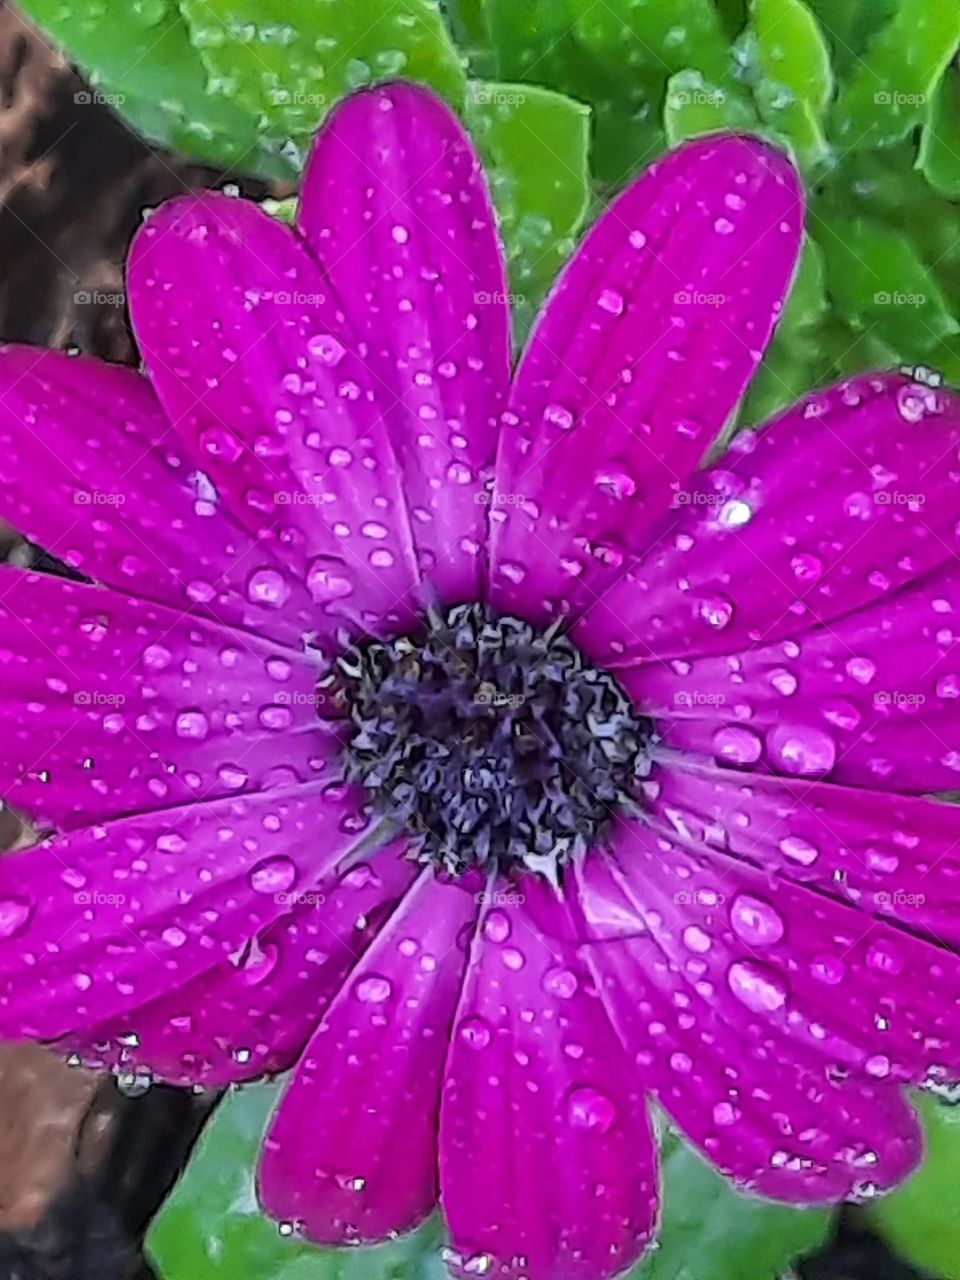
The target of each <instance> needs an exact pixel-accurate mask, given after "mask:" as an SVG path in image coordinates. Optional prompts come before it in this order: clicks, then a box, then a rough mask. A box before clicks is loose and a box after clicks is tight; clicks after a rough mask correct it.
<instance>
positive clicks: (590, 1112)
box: [567, 1088, 617, 1133]
mask: <svg viewBox="0 0 960 1280" xmlns="http://www.w3.org/2000/svg"><path fill="white" fill-rule="evenodd" d="M616 1118H617V1112H616V1108H615V1107H614V1105H613V1103H612V1102H611V1101H610V1099H609V1098H608V1097H607V1096H606V1095H605V1094H602V1093H600V1092H599V1091H598V1090H596V1089H590V1088H580V1089H574V1090H573V1092H572V1093H571V1094H570V1097H569V1098H568V1099H567V1120H568V1121H569V1123H570V1125H571V1126H572V1127H573V1128H574V1129H590V1130H594V1131H596V1132H597V1133H606V1132H607V1130H608V1129H609V1128H610V1126H611V1125H612V1124H613V1122H614V1120H615V1119H616Z"/></svg>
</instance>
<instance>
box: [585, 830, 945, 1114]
mask: <svg viewBox="0 0 960 1280" xmlns="http://www.w3.org/2000/svg"><path fill="white" fill-rule="evenodd" d="M616 850H617V857H616V859H615V860H614V859H612V858H610V857H607V858H604V857H594V858H592V859H591V860H590V861H589V862H588V863H587V864H586V867H585V868H584V872H583V876H582V878H581V879H580V883H579V898H580V903H581V908H582V911H583V915H584V920H585V922H586V933H587V935H588V936H591V937H593V938H594V939H596V940H597V941H598V942H603V943H604V945H606V940H609V941H610V943H611V945H617V936H618V934H619V937H620V940H621V941H622V940H623V937H624V934H623V930H622V927H618V929H617V930H616V931H615V932H610V931H609V921H610V919H611V918H612V917H611V906H610V903H611V900H612V901H613V902H614V903H615V904H617V907H618V908H619V911H620V913H621V915H620V920H621V921H622V920H623V919H624V918H625V916H626V912H627V908H632V910H633V913H634V921H635V927H634V929H633V935H634V937H635V938H636V939H637V940H638V941H639V942H640V943H641V944H642V945H641V947H640V952H638V953H637V954H638V955H640V954H642V955H643V956H644V957H645V959H644V960H643V972H644V974H645V976H646V979H647V982H648V984H652V985H654V986H656V985H657V983H659V982H660V981H661V979H663V980H664V981H668V982H670V983H672V982H673V978H674V975H677V976H682V977H683V979H684V981H685V984H686V988H685V989H686V992H687V995H688V997H689V1006H688V1007H689V1012H690V1013H691V1015H692V1018H691V1021H690V1032H691V1040H690V1046H689V1047H688V1051H689V1052H690V1053H691V1054H692V1052H693V1047H695V1045H696V1043H697V1033H696V1027H697V1025H698V1021H697V1015H698V1014H699V1013H700V1012H701V1011H702V1010H703V1009H704V1008H705V1007H706V1006H709V1007H711V1008H712V1009H714V1010H715V1012H716V1013H717V1014H718V1015H719V1016H720V1017H721V1018H723V1019H724V1020H725V1021H726V1022H727V1023H728V1024H729V1025H731V1026H734V1027H736V1028H737V1031H738V1035H739V1036H740V1037H741V1039H742V1040H744V1041H746V1042H753V1041H758V1040H766V1039H767V1038H769V1037H772V1040H773V1041H778V1042H779V1046H778V1048H777V1052H778V1053H779V1054H780V1055H781V1057H782V1058H784V1059H790V1060H792V1061H794V1062H795V1063H796V1064H797V1065H798V1066H805V1065H811V1066H813V1065H816V1064H817V1063H820V1064H821V1066H826V1067H827V1068H828V1070H829V1071H830V1072H831V1073H833V1074H835V1075H838V1076H841V1077H842V1076H843V1075H845V1074H846V1073H847V1072H852V1073H855V1074H856V1075H858V1076H860V1077H862V1078H864V1079H866V1080H868V1081H869V1080H874V1081H876V1080H887V1079H888V1078H889V1079H890V1080H891V1081H893V1080H897V1081H912V1082H918V1081H923V1080H925V1079H927V1078H928V1077H929V1078H940V1079H945V1078H953V1077H954V1076H955V1075H956V1072H957V1068H958V1065H960V956H957V954H956V953H955V952H953V951H950V950H947V949H946V948H945V947H943V946H941V945H938V944H936V943H934V942H929V941H927V940H925V939H923V938H921V937H916V936H914V935H913V934H911V933H908V932H906V931H905V930H904V929H903V928H901V927H900V926H898V925H897V924H895V923H894V922H892V921H889V920H883V921H881V920H877V919H873V918H871V917H870V916H869V915H866V914H865V913H864V912H862V911H861V910H859V909H858V908H857V907H854V906H852V905H851V904H850V903H848V902H843V901H840V900H838V899H837V898H834V897H828V896H827V895H826V894H825V893H824V892H822V891H816V892H815V891H814V890H813V889H812V888H810V887H807V886H806V885H801V884H797V883H793V882H791V881H788V880H786V879H783V878H777V877H772V876H771V875H770V874H769V873H768V872H766V871H761V870H758V869H757V868H756V867H753V866H751V865H750V864H749V863H747V862H744V861H738V860H736V859H735V858H732V857H730V856H729V855H727V854H724V853H720V852H718V851H716V850H712V849H706V848H703V847H702V846H701V847H700V849H699V850H695V849H688V848H687V847H685V846H683V845H680V844H675V843H671V841H669V840H668V839H666V838H665V837H664V838H661V837H657V836H656V835H655V834H654V833H652V832H650V831H648V830H647V829H646V828H645V827H641V826H639V825H637V824H625V825H624V827H623V828H622V830H621V831H620V833H619V836H618V839H617V841H616ZM841 995H842V998H841ZM840 1136H842V1135H840Z"/></svg>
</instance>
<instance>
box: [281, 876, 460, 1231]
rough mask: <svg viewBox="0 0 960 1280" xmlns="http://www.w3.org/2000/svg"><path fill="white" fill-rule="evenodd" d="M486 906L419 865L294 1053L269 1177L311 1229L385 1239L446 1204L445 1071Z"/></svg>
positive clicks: (285, 1212) (292, 1215)
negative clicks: (442, 1161) (297, 1055)
mask: <svg viewBox="0 0 960 1280" xmlns="http://www.w3.org/2000/svg"><path fill="white" fill-rule="evenodd" d="M476 909H477V908H476V904H475V902H474V899H473V897H472V895H471V894H469V893H466V892H464V891H463V890H462V889H460V888H457V887H444V886H441V885H439V884H438V883H437V882H436V880H435V878H434V874H433V871H432V870H425V871H423V872H422V873H421V875H420V878H419V879H418V881H417V883H416V884H415V885H414V887H413V888H412V889H411V890H410V892H409V893H408V894H407V896H406V897H405V898H404V899H403V901H402V902H401V904H400V906H399V907H398V908H397V910H396V912H395V913H394V915H393V916H391V918H390V920H389V921H388V923H387V924H386V925H385V926H384V927H383V930H382V931H381V933H380V935H379V937H378V938H377V939H376V941H375V942H374V943H373V944H372V945H371V947H370V948H369V950H368V951H367V952H366V953H365V954H364V956H363V958H362V959H361V960H360V962H359V963H358V964H357V966H356V967H355V969H354V970H353V971H352V973H351V974H350V977H349V980H348V982H347V983H346V985H344V987H343V988H342V990H341V991H340V994H339V995H338V996H337V998H336V999H335V1000H334V1001H333V1003H332V1004H331V1005H330V1007H329V1009H328V1010H327V1011H326V1013H325V1014H324V1015H323V1021H322V1023H321V1024H320V1027H319V1029H318V1030H317V1033H316V1035H315V1036H314V1037H313V1039H312V1040H311V1041H310V1043H309V1044H308V1046H307V1048H306V1050H305V1052H304V1056H303V1059H302V1060H301V1062H300V1063H299V1065H298V1066H297V1069H296V1071H295V1073H294V1077H293V1080H292V1081H291V1083H290V1085H289V1086H288V1088H287V1091H286V1093H285V1094H284V1096H283V1098H282V1099H281V1101H280V1105H279V1108H278V1110H277V1113H276V1116H275V1117H274V1120H273V1124H272V1126H271V1128H270V1131H269V1133H268V1135H267V1140H266V1143H265V1145H264V1149H263V1155H262V1159H261V1166H260V1189H261V1198H262V1200H263V1203H264V1206H265V1208H266V1209H267V1212H268V1213H270V1214H272V1215H273V1216H274V1217H277V1218H286V1219H291V1220H295V1221H298V1222H300V1223H301V1224H302V1228H303V1230H304V1232H305V1233H306V1235H308V1236H309V1237H310V1239H312V1240H316V1241H318V1242H321V1243H327V1244H344V1243H357V1242H359V1241H374V1240H381V1239H383V1238H384V1237H386V1236H387V1235H389V1234H390V1233H391V1232H397V1231H408V1230H410V1229H411V1228H412V1227H414V1226H416V1224H417V1223H418V1222H420V1221H421V1220H422V1219H423V1218H424V1217H426V1215H427V1214H428V1213H429V1212H430V1211H431V1209H432V1208H433V1207H434V1205H435V1204H436V1198H437V1114H438V1111H439V1103H440V1082H441V1076H442V1074H443V1066H444V1061H445V1057H446V1046H447V1044H448V1041H449V1037H450V1028H451V1024H452V1022H453V1016H454V1011H455V1009H456V1006H457V999H458V997H459V994H460V987H461V983H462V978H463V968H464V965H465V963H466V950H467V944H468V942H469V936H470V932H471V929H472V925H473V921H474V917H475V915H476Z"/></svg>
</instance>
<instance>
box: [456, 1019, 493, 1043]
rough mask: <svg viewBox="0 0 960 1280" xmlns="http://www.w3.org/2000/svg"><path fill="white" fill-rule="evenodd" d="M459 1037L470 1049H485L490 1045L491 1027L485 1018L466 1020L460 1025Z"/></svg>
mask: <svg viewBox="0 0 960 1280" xmlns="http://www.w3.org/2000/svg"><path fill="white" fill-rule="evenodd" d="M459 1035H460V1039H461V1040H462V1041H463V1043H464V1044H465V1045H466V1046H467V1048H468V1049H485V1048H486V1047H487V1045H488V1044H489V1043H490V1036H491V1031H490V1025H489V1023H487V1022H485V1021H484V1020H483V1018H477V1017H474V1018H465V1019H464V1021H463V1022H461V1024H460V1031H459Z"/></svg>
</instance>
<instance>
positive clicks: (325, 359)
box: [307, 333, 347, 376]
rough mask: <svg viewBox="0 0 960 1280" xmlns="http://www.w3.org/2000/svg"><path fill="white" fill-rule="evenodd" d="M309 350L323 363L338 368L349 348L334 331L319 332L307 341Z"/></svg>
mask: <svg viewBox="0 0 960 1280" xmlns="http://www.w3.org/2000/svg"><path fill="white" fill-rule="evenodd" d="M307 350H308V351H309V352H310V354H311V355H312V356H313V357H314V358H315V359H317V360H319V361H320V363H321V364H325V365H327V366H329V367H330V368H336V366H337V365H338V364H339V363H340V361H341V360H342V359H343V357H344V356H345V355H346V354H347V349H346V347H345V346H344V345H343V343H342V342H340V340H339V339H338V338H335V337H334V336H333V334H332V333H317V334H314V336H313V337H312V338H310V339H309V341H308V342H307ZM318 376H319V375H318Z"/></svg>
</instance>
